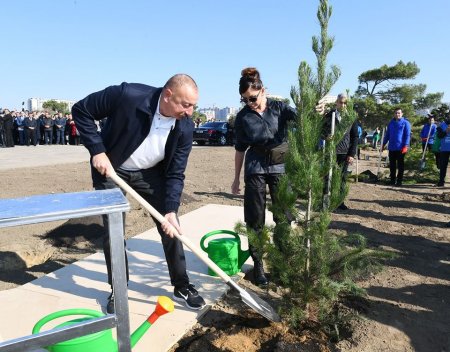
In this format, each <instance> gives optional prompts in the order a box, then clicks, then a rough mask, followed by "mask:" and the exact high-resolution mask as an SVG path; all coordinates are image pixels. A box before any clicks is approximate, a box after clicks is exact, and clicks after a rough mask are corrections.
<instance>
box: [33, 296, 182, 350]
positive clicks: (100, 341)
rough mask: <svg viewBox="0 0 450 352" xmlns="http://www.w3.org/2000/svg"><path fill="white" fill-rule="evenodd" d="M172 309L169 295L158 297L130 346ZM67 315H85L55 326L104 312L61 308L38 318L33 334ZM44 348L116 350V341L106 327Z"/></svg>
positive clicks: (101, 314) (77, 321) (96, 315)
mask: <svg viewBox="0 0 450 352" xmlns="http://www.w3.org/2000/svg"><path fill="white" fill-rule="evenodd" d="M173 309H174V306H173V301H172V300H171V299H170V298H169V297H165V296H160V297H158V302H157V304H156V307H155V310H154V312H153V313H152V314H151V315H150V316H149V317H148V318H147V320H146V321H144V322H143V323H142V324H141V326H139V327H138V328H137V329H136V331H135V332H133V334H132V335H131V337H130V341H131V347H134V346H135V345H136V343H137V342H138V341H139V340H140V339H141V337H142V336H143V335H144V334H145V333H146V332H147V330H148V329H149V328H150V327H151V326H152V325H153V323H154V322H155V321H156V320H157V319H158V318H159V317H160V316H161V315H164V314H166V313H169V312H172V311H173ZM69 315H84V316H85V317H83V318H78V319H73V320H69V321H67V322H65V323H62V324H60V325H58V326H56V328H62V327H64V326H67V325H72V324H76V323H80V322H83V321H86V320H89V319H92V318H93V317H94V318H98V317H103V316H104V315H105V314H103V313H102V312H98V311H96V310H92V309H66V310H61V311H58V312H55V313H52V314H49V315H47V316H45V317H43V318H42V319H41V320H39V321H38V322H37V323H36V325H35V326H34V327H33V334H37V333H39V332H40V330H41V328H42V327H43V326H44V325H45V324H47V323H48V322H49V321H51V320H54V319H57V318H61V317H65V316H69ZM46 349H47V350H48V351H49V352H117V342H116V341H114V339H113V337H112V332H111V329H108V330H104V331H99V332H96V333H93V334H90V335H86V336H81V337H77V338H75V339H72V340H68V341H63V342H58V343H56V344H54V345H51V346H47V347H46Z"/></svg>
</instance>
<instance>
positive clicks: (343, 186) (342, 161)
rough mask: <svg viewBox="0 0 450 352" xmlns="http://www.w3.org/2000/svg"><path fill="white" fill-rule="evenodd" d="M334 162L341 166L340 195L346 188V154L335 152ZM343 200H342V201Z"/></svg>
mask: <svg viewBox="0 0 450 352" xmlns="http://www.w3.org/2000/svg"><path fill="white" fill-rule="evenodd" d="M336 162H337V163H338V165H339V166H340V167H341V189H340V191H341V195H342V194H345V191H346V189H347V173H348V162H347V154H336ZM342 202H343V201H342Z"/></svg>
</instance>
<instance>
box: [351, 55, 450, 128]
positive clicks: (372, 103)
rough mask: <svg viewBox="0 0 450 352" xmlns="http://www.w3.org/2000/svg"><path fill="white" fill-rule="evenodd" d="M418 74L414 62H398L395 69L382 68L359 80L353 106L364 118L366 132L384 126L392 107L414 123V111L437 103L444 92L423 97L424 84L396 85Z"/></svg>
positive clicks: (364, 75)
mask: <svg viewBox="0 0 450 352" xmlns="http://www.w3.org/2000/svg"><path fill="white" fill-rule="evenodd" d="M419 72H420V69H419V68H418V67H417V65H416V63H414V62H408V63H406V64H405V63H404V62H403V61H399V62H397V64H395V65H394V66H388V65H383V66H381V67H380V68H376V69H372V70H369V71H366V72H363V73H362V74H361V75H360V76H359V77H358V81H359V86H358V89H357V90H356V94H355V104H356V105H357V106H358V113H359V115H360V116H364V122H363V123H364V126H365V127H366V129H367V128H368V129H372V128H375V127H383V126H386V125H387V123H388V122H389V120H390V119H392V117H393V110H394V108H395V107H400V108H401V109H402V110H403V114H404V115H405V116H407V117H408V118H409V120H410V121H411V122H413V121H415V120H416V119H417V118H418V116H416V111H417V110H419V109H431V108H433V107H436V106H438V105H439V104H440V101H441V99H442V97H443V93H431V94H426V93H425V91H426V85H425V84H402V85H400V84H398V81H403V80H411V79H414V78H415V77H416V76H417V74H418V73H419Z"/></svg>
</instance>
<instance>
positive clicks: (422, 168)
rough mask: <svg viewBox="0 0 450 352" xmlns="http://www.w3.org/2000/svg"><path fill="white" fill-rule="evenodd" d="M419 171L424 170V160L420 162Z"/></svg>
mask: <svg viewBox="0 0 450 352" xmlns="http://www.w3.org/2000/svg"><path fill="white" fill-rule="evenodd" d="M420 170H421V171H423V170H425V160H420Z"/></svg>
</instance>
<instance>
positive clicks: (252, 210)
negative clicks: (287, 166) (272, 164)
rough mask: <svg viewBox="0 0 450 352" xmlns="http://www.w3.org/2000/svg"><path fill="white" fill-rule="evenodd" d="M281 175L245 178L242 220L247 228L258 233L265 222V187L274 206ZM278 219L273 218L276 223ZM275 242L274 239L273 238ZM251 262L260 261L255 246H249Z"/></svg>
mask: <svg viewBox="0 0 450 352" xmlns="http://www.w3.org/2000/svg"><path fill="white" fill-rule="evenodd" d="M280 177H281V174H272V175H270V174H269V175H268V174H254V175H248V176H246V177H245V180H244V181H245V191H244V220H245V223H246V224H247V226H248V227H249V228H251V229H252V230H253V231H255V232H256V233H259V232H260V231H261V229H262V228H263V226H264V224H265V222H266V185H268V186H269V193H270V198H271V199H272V203H273V204H276V202H277V199H276V189H277V186H278V183H279V181H280ZM277 220H278V219H276V218H274V221H275V222H277ZM274 241H275V242H276V239H275V238H274ZM249 250H250V255H251V256H252V258H253V261H257V260H260V259H261V258H260V256H259V255H258V254H257V251H256V249H255V246H254V245H252V244H251V243H250V244H249Z"/></svg>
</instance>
